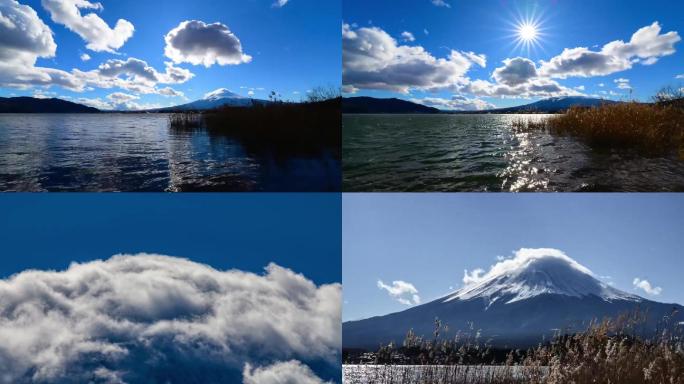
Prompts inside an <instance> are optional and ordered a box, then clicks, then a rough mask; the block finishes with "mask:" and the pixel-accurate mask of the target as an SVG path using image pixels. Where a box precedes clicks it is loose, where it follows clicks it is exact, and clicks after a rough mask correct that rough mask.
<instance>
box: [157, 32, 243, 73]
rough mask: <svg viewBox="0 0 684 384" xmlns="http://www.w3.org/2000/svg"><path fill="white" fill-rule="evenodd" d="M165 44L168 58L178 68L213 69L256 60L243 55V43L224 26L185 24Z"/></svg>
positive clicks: (170, 34)
mask: <svg viewBox="0 0 684 384" xmlns="http://www.w3.org/2000/svg"><path fill="white" fill-rule="evenodd" d="M164 41H165V42H166V46H165V47H164V54H165V55H166V57H168V58H169V59H171V60H173V62H174V63H176V64H178V63H190V64H193V65H200V64H201V65H204V66H205V67H210V66H212V65H214V64H218V65H237V64H242V63H249V62H250V61H252V57H251V56H249V55H247V54H245V53H244V52H243V51H242V44H241V43H240V39H238V37H237V36H235V34H234V33H233V32H231V31H230V29H228V27H227V26H226V25H224V24H221V23H213V24H206V23H204V22H202V21H198V20H190V21H183V22H181V23H180V24H179V25H178V26H177V27H176V28H174V29H172V30H171V31H169V33H167V34H166V36H165V37H164Z"/></svg>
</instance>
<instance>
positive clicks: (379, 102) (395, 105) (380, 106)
mask: <svg viewBox="0 0 684 384" xmlns="http://www.w3.org/2000/svg"><path fill="white" fill-rule="evenodd" d="M342 113H440V110H439V109H437V108H433V107H427V106H425V105H421V104H416V103H412V102H410V101H406V100H401V99H395V98H392V99H376V98H374V97H367V96H361V97H345V98H343V99H342Z"/></svg>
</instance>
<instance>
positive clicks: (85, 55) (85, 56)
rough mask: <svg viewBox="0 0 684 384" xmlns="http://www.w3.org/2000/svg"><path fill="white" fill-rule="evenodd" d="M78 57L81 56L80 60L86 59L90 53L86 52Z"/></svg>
mask: <svg viewBox="0 0 684 384" xmlns="http://www.w3.org/2000/svg"><path fill="white" fill-rule="evenodd" d="M80 58H81V61H88V60H90V55H89V54H87V53H84V54H82V55H81V56H80Z"/></svg>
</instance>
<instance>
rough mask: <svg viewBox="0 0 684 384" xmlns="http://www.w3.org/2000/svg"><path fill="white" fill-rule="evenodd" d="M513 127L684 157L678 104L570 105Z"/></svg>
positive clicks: (682, 122) (683, 132) (593, 143)
mask: <svg viewBox="0 0 684 384" xmlns="http://www.w3.org/2000/svg"><path fill="white" fill-rule="evenodd" d="M513 127H514V128H515V129H520V130H546V131H548V132H550V133H551V134H557V135H569V136H574V137H577V138H579V139H581V140H583V141H585V142H586V143H587V144H588V145H590V146H591V147H592V148H597V149H604V148H634V149H637V150H639V151H642V152H644V153H646V154H649V155H667V154H670V153H671V152H677V153H678V154H679V157H680V158H682V159H684V108H682V107H681V105H680V104H674V103H668V104H664V103H657V104H641V103H635V102H631V103H620V104H605V105H602V106H599V107H592V108H580V107H573V108H570V109H569V110H568V111H567V112H566V113H565V114H562V115H557V116H553V117H551V118H549V119H547V120H544V121H539V122H533V121H524V120H517V121H515V122H514V123H513Z"/></svg>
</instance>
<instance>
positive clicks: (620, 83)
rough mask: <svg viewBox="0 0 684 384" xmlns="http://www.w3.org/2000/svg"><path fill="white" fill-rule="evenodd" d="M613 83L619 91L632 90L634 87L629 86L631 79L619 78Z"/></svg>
mask: <svg viewBox="0 0 684 384" xmlns="http://www.w3.org/2000/svg"><path fill="white" fill-rule="evenodd" d="M613 82H614V83H615V84H616V87H618V88H619V89H632V86H631V85H630V84H629V79H624V78H619V79H615V80H613Z"/></svg>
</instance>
